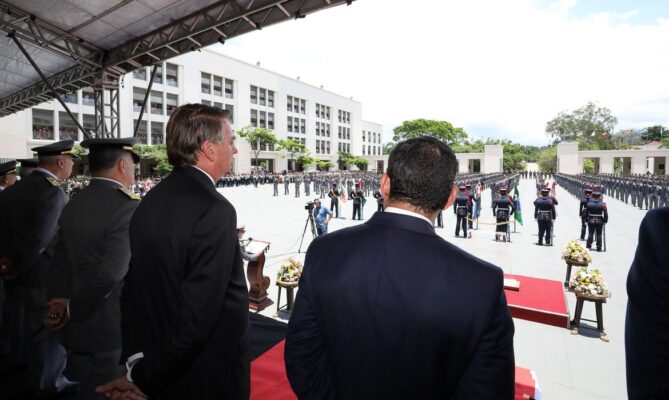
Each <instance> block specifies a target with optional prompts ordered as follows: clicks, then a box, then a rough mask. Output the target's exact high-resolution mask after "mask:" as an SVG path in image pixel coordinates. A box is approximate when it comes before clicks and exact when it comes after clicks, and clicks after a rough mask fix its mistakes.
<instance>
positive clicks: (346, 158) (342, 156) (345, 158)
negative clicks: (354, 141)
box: [337, 151, 354, 168]
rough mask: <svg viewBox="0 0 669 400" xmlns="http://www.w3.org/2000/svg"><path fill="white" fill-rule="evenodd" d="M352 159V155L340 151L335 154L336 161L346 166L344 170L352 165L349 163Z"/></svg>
mask: <svg viewBox="0 0 669 400" xmlns="http://www.w3.org/2000/svg"><path fill="white" fill-rule="evenodd" d="M353 158H354V155H353V154H351V153H349V152H347V151H340V152H338V153H337V160H339V162H341V163H343V164H344V165H345V166H346V168H348V167H349V166H351V165H353V163H352V162H351V160H352V159H353Z"/></svg>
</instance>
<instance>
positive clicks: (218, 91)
mask: <svg viewBox="0 0 669 400" xmlns="http://www.w3.org/2000/svg"><path fill="white" fill-rule="evenodd" d="M214 96H223V78H221V77H220V76H215V75H214Z"/></svg>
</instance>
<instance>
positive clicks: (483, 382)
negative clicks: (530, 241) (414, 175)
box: [285, 213, 515, 400]
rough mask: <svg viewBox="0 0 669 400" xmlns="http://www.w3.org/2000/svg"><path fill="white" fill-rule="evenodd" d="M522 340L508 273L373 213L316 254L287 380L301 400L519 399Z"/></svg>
mask: <svg viewBox="0 0 669 400" xmlns="http://www.w3.org/2000/svg"><path fill="white" fill-rule="evenodd" d="M333 255H335V256H333ZM513 333H514V326H513V321H512V319H511V315H510V313H509V310H508V308H507V304H506V296H505V295H504V290H503V274H502V271H501V270H500V269H499V268H497V267H495V266H494V265H491V264H489V263H487V262H484V261H482V260H479V259H478V258H476V257H473V256H471V255H470V254H468V253H466V252H464V251H463V250H460V249H458V248H457V247H456V246H454V245H452V244H450V243H448V242H446V241H445V240H443V239H442V238H440V237H439V236H437V235H436V234H435V232H434V228H433V227H432V226H431V225H430V224H429V223H427V222H426V221H423V220H421V219H418V218H415V217H412V216H406V215H399V214H394V213H376V214H374V216H373V217H372V218H371V219H370V220H369V221H368V222H367V223H365V224H362V225H359V226H356V227H352V228H347V229H343V230H340V231H336V232H334V233H331V234H328V235H326V236H321V237H319V238H318V239H316V240H315V241H314V242H312V244H311V246H310V247H309V250H308V252H307V258H306V262H305V269H304V273H303V275H302V278H301V280H300V289H299V291H298V294H297V299H296V302H295V307H294V309H293V313H292V316H291V318H290V322H289V326H288V335H287V337H286V351H285V360H286V370H287V373H288V378H289V380H290V383H291V386H292V388H293V390H294V391H295V392H296V393H297V395H298V397H299V398H301V399H346V400H349V399H469V398H471V399H512V398H513V394H514V372H515V368H514V353H513Z"/></svg>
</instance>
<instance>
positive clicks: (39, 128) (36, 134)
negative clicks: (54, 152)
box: [33, 108, 53, 140]
mask: <svg viewBox="0 0 669 400" xmlns="http://www.w3.org/2000/svg"><path fill="white" fill-rule="evenodd" d="M33 139H40V140H53V111H51V110H37V109H34V108H33Z"/></svg>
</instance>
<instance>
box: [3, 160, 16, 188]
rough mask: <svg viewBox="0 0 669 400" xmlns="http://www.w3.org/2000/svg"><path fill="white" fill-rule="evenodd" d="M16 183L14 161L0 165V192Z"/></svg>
mask: <svg viewBox="0 0 669 400" xmlns="http://www.w3.org/2000/svg"><path fill="white" fill-rule="evenodd" d="M15 182H16V161H7V162H5V163H2V164H0V192H2V191H3V190H5V189H7V188H8V187H10V186H12V185H13V184H14V183H15Z"/></svg>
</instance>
